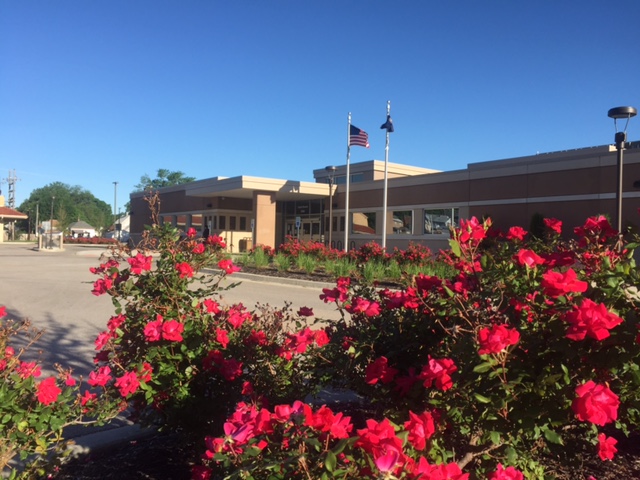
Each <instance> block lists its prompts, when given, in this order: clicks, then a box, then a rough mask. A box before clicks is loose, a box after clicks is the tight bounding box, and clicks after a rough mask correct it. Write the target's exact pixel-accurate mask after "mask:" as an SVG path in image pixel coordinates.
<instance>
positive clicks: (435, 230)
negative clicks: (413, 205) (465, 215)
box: [424, 208, 460, 236]
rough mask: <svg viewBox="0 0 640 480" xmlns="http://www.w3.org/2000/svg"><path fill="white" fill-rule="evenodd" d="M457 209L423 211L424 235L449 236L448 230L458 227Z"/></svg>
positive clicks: (458, 214) (458, 213)
mask: <svg viewBox="0 0 640 480" xmlns="http://www.w3.org/2000/svg"><path fill="white" fill-rule="evenodd" d="M459 216H460V212H459V209H458V208H435V209H425V210H424V233H428V234H432V235H447V236H448V235H449V228H454V227H457V226H458V223H459V221H460V218H459Z"/></svg>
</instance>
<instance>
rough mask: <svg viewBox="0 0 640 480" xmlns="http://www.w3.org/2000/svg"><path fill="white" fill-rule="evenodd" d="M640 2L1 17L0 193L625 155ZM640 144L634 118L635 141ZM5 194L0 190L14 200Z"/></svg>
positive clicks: (137, 9)
mask: <svg viewBox="0 0 640 480" xmlns="http://www.w3.org/2000/svg"><path fill="white" fill-rule="evenodd" d="M639 19H640V2H639V1H637V0H621V1H617V2H615V3H611V2H607V1H605V0H600V1H594V0H581V1H577V0H574V1H569V0H563V1H559V0H540V1H528V2H524V1H514V0H484V1H478V0H459V1H441V0H440V1H435V0H434V1H432V0H395V1H389V0H385V1H382V0H349V1H344V0H234V1H228V0H227V1H220V0H184V1H178V0H171V1H169V0H135V1H130V0H126V1H125V0H91V1H87V0H55V1H42V0H37V1H35V0H0V179H6V178H7V177H8V175H9V171H10V170H13V169H15V171H16V176H17V177H18V178H19V181H18V182H17V184H16V204H17V205H20V203H21V202H22V201H23V200H25V199H26V198H28V196H29V195H30V193H31V191H32V190H34V189H36V188H40V187H43V186H45V185H47V184H49V183H52V182H56V181H60V182H64V183H67V184H69V185H79V186H81V187H83V188H85V189H87V190H89V191H90V192H91V193H93V194H94V195H95V196H96V197H98V198H100V199H102V200H104V201H105V202H107V203H109V204H110V205H112V204H113V200H114V185H113V182H114V181H117V182H119V183H118V187H117V196H118V204H119V206H121V205H123V204H124V202H125V201H126V200H127V199H128V195H129V193H130V192H131V191H132V190H133V186H134V185H135V184H136V183H138V182H139V180H140V177H141V176H142V175H144V174H149V175H150V176H152V177H154V176H155V173H156V171H157V170H158V169H159V168H166V169H169V170H179V171H182V172H184V173H185V174H186V175H188V176H193V177H196V178H198V179H201V178H209V177H214V176H236V175H251V176H263V177H270V178H281V179H292V180H307V181H313V174H312V171H313V169H317V168H324V167H325V166H327V165H340V164H344V163H345V160H346V150H347V148H346V137H347V115H348V113H349V112H351V113H352V123H353V124H354V125H356V126H357V127H359V128H361V129H363V130H365V131H367V132H368V133H369V141H370V144H371V148H370V149H368V150H367V149H364V148H361V147H352V149H351V161H352V162H360V161H365V160H371V159H378V160H383V159H384V147H385V132H384V130H380V125H381V124H382V123H383V122H384V121H385V115H386V106H387V100H390V101H391V116H392V118H393V121H394V125H395V130H396V131H395V132H394V133H392V134H391V137H390V138H391V140H390V148H389V161H391V162H395V163H405V164H409V165H415V166H421V167H426V168H434V169H439V170H455V169H461V168H465V167H466V165H467V164H468V163H474V162H481V161H488V160H498V159H501V158H510V157H518V156H525V155H530V154H535V153H537V152H540V153H543V152H550V151H558V150H566V149H573V148H582V147H589V146H594V145H604V144H608V143H613V137H614V132H615V131H614V127H613V121H612V120H610V119H609V118H608V117H607V111H608V110H609V108H612V107H616V106H621V105H631V106H635V107H636V108H640V37H639V35H638V32H639V24H638V22H639ZM628 132H629V140H637V139H640V117H636V118H635V119H633V120H632V121H631V123H630V125H629V131H628ZM6 188H7V184H6V183H4V184H2V190H3V193H5V195H6V192H7V190H6Z"/></svg>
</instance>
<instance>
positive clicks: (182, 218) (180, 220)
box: [176, 215, 187, 232]
mask: <svg viewBox="0 0 640 480" xmlns="http://www.w3.org/2000/svg"><path fill="white" fill-rule="evenodd" d="M176 227H177V228H178V229H179V230H182V231H183V232H184V231H185V230H186V228H187V216H186V215H178V216H177V217H176Z"/></svg>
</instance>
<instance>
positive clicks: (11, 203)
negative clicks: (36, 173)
mask: <svg viewBox="0 0 640 480" xmlns="http://www.w3.org/2000/svg"><path fill="white" fill-rule="evenodd" d="M2 180H3V182H4V181H6V182H7V185H8V190H9V198H7V206H8V207H9V208H16V182H17V181H18V180H19V178H18V177H16V171H15V170H9V176H8V177H7V178H3V179H2ZM15 224H16V222H15V220H13V221H12V222H11V223H10V224H9V228H10V236H11V240H12V241H13V240H15Z"/></svg>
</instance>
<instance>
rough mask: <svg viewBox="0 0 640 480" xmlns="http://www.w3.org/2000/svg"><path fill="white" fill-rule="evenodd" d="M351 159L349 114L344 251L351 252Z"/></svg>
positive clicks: (349, 123)
mask: <svg viewBox="0 0 640 480" xmlns="http://www.w3.org/2000/svg"><path fill="white" fill-rule="evenodd" d="M350 159H351V112H349V117H348V125H347V184H346V192H345V193H346V197H345V200H344V251H345V252H348V251H349V183H350V181H351V171H350V166H349V160H350Z"/></svg>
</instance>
